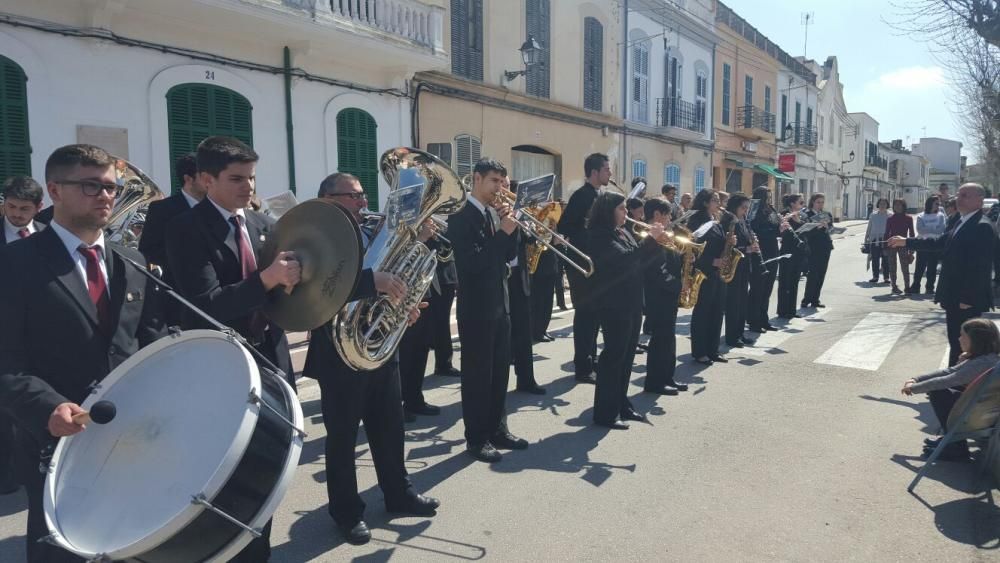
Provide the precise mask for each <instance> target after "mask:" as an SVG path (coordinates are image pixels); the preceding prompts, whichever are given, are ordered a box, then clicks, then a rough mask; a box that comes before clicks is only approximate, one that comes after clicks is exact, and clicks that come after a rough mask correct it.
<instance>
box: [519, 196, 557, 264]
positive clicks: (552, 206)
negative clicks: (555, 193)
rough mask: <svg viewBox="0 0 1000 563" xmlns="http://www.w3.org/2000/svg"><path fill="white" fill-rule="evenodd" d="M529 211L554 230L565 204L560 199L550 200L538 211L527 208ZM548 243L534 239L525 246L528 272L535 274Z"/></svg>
mask: <svg viewBox="0 0 1000 563" xmlns="http://www.w3.org/2000/svg"><path fill="white" fill-rule="evenodd" d="M526 212H527V213H531V214H532V215H534V216H535V218H536V219H538V220H539V221H542V222H543V223H545V224H546V226H548V227H549V228H550V229H552V230H553V231H554V230H555V229H556V225H558V224H559V218H560V217H562V212H563V206H562V204H561V203H559V202H558V201H550V202H548V203H546V204H545V205H543V206H541V208H540V209H538V210H537V211H535V210H527V211H526ZM548 249H549V247H548V245H546V244H544V243H542V242H540V241H538V240H534V241H533V242H531V243H530V244H528V245H527V248H525V254H526V256H527V259H528V260H527V261H528V273H529V274H534V273H535V271H536V270H538V260H539V259H541V257H542V253H543V252H545V251H546V250H548Z"/></svg>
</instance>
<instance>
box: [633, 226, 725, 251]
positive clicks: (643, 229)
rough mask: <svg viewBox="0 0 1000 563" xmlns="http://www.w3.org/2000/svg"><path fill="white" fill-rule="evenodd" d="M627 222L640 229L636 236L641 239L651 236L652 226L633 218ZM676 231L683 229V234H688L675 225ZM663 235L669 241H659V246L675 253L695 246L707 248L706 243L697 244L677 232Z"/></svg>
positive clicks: (664, 232) (665, 232) (685, 230)
mask: <svg viewBox="0 0 1000 563" xmlns="http://www.w3.org/2000/svg"><path fill="white" fill-rule="evenodd" d="M625 221H626V222H628V223H632V224H633V225H635V226H636V229H638V232H637V233H636V235H637V236H638V237H639V238H646V237H647V236H649V230H650V229H651V228H652V225H650V224H649V223H643V222H642V221H637V220H635V219H633V218H631V217H625ZM674 229H675V230H676V229H682V231H683V232H688V231H687V229H684V228H683V227H681V226H680V225H674ZM663 234H664V236H666V237H667V240H657V241H656V242H657V244H659V245H660V246H662V247H663V248H666V249H667V250H673V251H675V252H683V251H684V248H685V247H688V246H690V245H693V246H694V247H696V248H704V247H705V243H700V244H699V243H696V242H694V240H692V239H691V238H690V237H687V236H684V235H679V234H677V233H676V232H674V233H671V232H667V231H663Z"/></svg>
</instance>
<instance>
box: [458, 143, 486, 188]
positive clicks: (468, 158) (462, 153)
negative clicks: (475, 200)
mask: <svg viewBox="0 0 1000 563" xmlns="http://www.w3.org/2000/svg"><path fill="white" fill-rule="evenodd" d="M455 153H456V156H457V159H456V162H455V172H458V176H459V177H460V178H462V177H465V176H466V175H467V174H472V169H473V168H474V167H475V166H476V162H478V161H479V159H480V157H481V156H480V143H479V139H477V138H475V137H473V136H472V135H459V136H457V137H455Z"/></svg>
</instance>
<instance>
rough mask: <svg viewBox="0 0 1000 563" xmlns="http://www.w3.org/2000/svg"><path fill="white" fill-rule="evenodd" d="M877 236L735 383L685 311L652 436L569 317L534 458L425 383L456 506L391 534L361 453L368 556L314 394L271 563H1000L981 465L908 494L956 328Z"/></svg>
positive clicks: (8, 530)
mask: <svg viewBox="0 0 1000 563" xmlns="http://www.w3.org/2000/svg"><path fill="white" fill-rule="evenodd" d="M863 230H864V226H863V224H862V225H854V226H851V227H850V228H849V230H848V233H847V235H846V236H845V237H843V238H841V239H840V240H838V241H837V242H836V250H835V252H834V255H833V260H832V263H831V267H830V272H829V275H828V279H827V283H826V287H825V289H824V293H823V301H824V302H825V303H826V304H827V306H828V307H827V308H826V309H823V310H821V311H819V312H816V311H811V310H810V311H803V313H804V314H808V315H809V316H807V317H806V318H804V319H796V320H793V321H792V322H791V323H790V324H789V325H788V326H786V327H785V328H784V330H782V331H780V332H777V333H769V334H768V335H767V336H765V337H764V338H762V339H761V340H760V341H759V342H758V344H759V345H758V346H755V347H753V348H747V349H742V350H734V351H732V352H730V353H729V354H728V355H729V357H730V358H731V359H732V360H733V361H731V362H730V363H728V364H716V365H714V366H712V367H710V368H702V367H701V366H697V364H692V363H690V355H689V351H690V343H689V341H688V338H687V336H686V335H687V329H688V326H687V323H688V322H689V320H690V317H689V316H687V315H684V314H683V313H684V311H682V316H681V318H680V319H679V326H678V333H679V334H680V335H681V336H679V337H678V347H679V354H681V356H680V361H681V365H680V367H679V370H678V373H679V375H678V379H679V380H680V381H683V382H687V383H690V384H691V388H690V391H689V392H687V393H682V394H681V395H680V396H677V397H653V396H649V395H646V394H643V393H641V384H642V378H643V376H644V374H643V371H644V367H643V365H641V364H642V363H643V362H644V357H643V356H638V358H637V361H638V363H639V364H640V365H639V366H637V368H636V370H635V372H636V373H635V376H634V378H633V381H632V387H631V388H630V394H631V395H632V397H633V399H632V400H633V403H634V404H635V405H636V407H637V408H638V409H639V410H640V411H642V412H645V413H647V414H648V415H649V424H638V423H633V424H632V427H631V428H630V429H629V430H627V431H610V430H605V429H599V428H596V427H594V426H592V425H591V424H590V421H591V409H592V404H593V387H590V386H577V385H575V384H574V382H573V377H572V365H571V363H570V359H571V358H572V339H571V338H572V335H571V334H570V332H569V330H570V329H569V327H567V325H569V324H570V320H569V319H570V314H564V315H563V318H562V319H559V320H556V321H555V322H554V325H553V326H554V328H561V330H556V331H554V333H555V334H557V335H558V336H559V338H557V340H556V341H555V342H553V343H548V344H542V345H538V346H537V347H536V348H535V352H536V354H537V356H536V364H535V369H536V377H537V378H538V380H539V381H540V383H542V384H543V385H544V386H545V387H546V388H547V389H548V395H546V396H544V397H536V396H534V395H525V394H521V393H516V392H513V391H512V392H511V393H510V395H509V396H508V407H509V411H510V413H511V414H510V417H509V425H510V428H511V430H512V431H513V432H514V433H515V434H518V435H520V436H522V437H524V438H526V439H528V440H529V441H530V442H531V447H530V448H529V449H528V450H527V451H523V452H512V453H509V454H506V455H505V457H504V459H503V461H502V462H500V463H498V464H495V465H485V464H481V463H477V462H473V461H472V460H471V458H469V457H468V456H467V455H466V454H465V453H464V442H463V440H462V423H461V409H460V405H459V385H458V380H457V379H454V378H442V377H428V379H427V380H426V382H425V388H426V389H427V390H428V392H427V398H428V401H429V402H431V403H433V404H437V405H440V406H442V407H443V412H442V414H441V415H440V416H437V417H422V418H420V419H419V420H418V421H417V422H416V423H414V424H409V425H407V428H406V431H407V443H406V447H407V460H408V461H407V465H408V469H409V471H410V473H411V475H412V478H413V482H414V483H415V485H416V488H417V489H418V490H420V491H423V492H425V493H427V494H430V495H433V496H435V497H438V498H439V499H441V502H442V507H441V509H440V510H439V512H438V514H437V516H435V517H433V518H414V517H403V518H390V517H389V516H388V515H387V514H386V512H385V510H384V508H383V506H382V502H381V501H382V496H381V493H380V491H379V490H378V487H377V486H376V484H375V472H374V469H373V467H372V462H371V455H370V452H369V450H368V449H367V447H366V444H365V443H364V439H363V437H362V443H361V444H359V446H358V476H359V480H360V482H361V485H362V490H364V491H365V492H364V493H363V496H364V498H365V500H366V502H367V503H368V512H367V521H368V523H369V525H370V526H371V527H372V528H373V536H374V539H373V541H372V542H371V543H370V544H368V545H367V546H362V547H355V546H351V545H348V544H345V543H343V541H342V540H341V538H340V536H339V534H338V533H337V531H336V529H335V528H334V526H333V523H332V521H331V520H330V518H329V517H328V515H327V511H326V491H325V486H324V480H325V471H324V467H323V437H324V432H323V427H322V424H321V421H320V417H319V400H318V399H319V397H318V388H317V387H316V386H315V384H313V383H312V382H311V381H310V382H305V383H303V384H302V385H301V386H300V396H301V399H302V403H303V409H304V411H305V414H306V417H307V419H308V429H307V430H308V431H309V438H308V440H307V444H306V447H305V450H304V452H303V456H302V462H301V466H300V467H299V470H298V472H297V474H296V476H295V482H294V484H293V487H292V488H291V490H290V491H289V493H288V495H287V496H286V498H285V500H284V502H283V504H282V505H281V507H280V509H279V510H278V512H277V514H276V515H275V520H274V532H273V535H272V544H273V545H274V557H273V561H275V562H300V561H345V560H352V559H357V560H359V561H369V562H371V561H386V560H390V559H392V560H398V561H449V560H451V561H462V560H480V559H483V560H494V561H529V560H531V561H608V560H641V561H735V560H739V561H775V560H781V561H935V562H940V561H963V562H966V561H995V560H996V557H997V555H996V554H997V549H998V548H1000V510H998V509H997V508H996V507H995V506H994V505H993V504H992V501H991V499H990V497H988V496H987V495H986V494H984V493H982V492H981V491H982V489H983V487H981V486H978V487H977V485H976V483H975V477H976V472H975V470H974V469H975V468H974V466H972V465H969V464H955V463H942V464H939V466H938V467H935V468H934V469H933V470H932V471H931V472H930V473H929V477H928V478H927V479H925V480H924V481H923V482H922V483H921V485H920V487H919V488H918V489H917V495H918V496H912V495H910V494H908V493H907V492H906V485H907V484H908V482H909V481H910V479H911V478H912V477H913V474H914V471H915V469H916V468H918V467H920V466H921V464H922V462H921V461H919V459H918V456H919V454H920V451H921V441H922V439H923V438H924V437H926V436H928V435H929V434H930V433H933V432H935V430H936V426H937V425H936V422H935V421H934V417H933V414H932V413H931V411H930V408H929V405H927V404H926V402H925V401H923V400H921V399H911V398H907V397H903V396H902V395H900V393H899V389H900V387H901V386H902V382H903V381H904V380H906V379H907V378H909V377H911V376H913V375H915V374H919V373H923V372H927V371H931V370H933V369H937V367H938V366H939V365H940V363H941V360H942V356H943V354H944V352H945V346H946V341H945V335H944V323H943V315H942V314H941V313H940V311H939V310H938V309H937V308H936V307H935V306H934V305H933V304H932V303H931V302H930V300H929V298H928V297H925V296H920V297H917V298H901V297H895V296H890V295H889V290H888V288H887V287H886V286H878V287H871V286H869V284H868V283H867V281H862V280H867V279H868V277H869V275H868V274H867V273H866V272H865V262H864V256H863V255H862V254H861V253H860V252H859V250H858V247H859V245H860V237H859V236H858V235H859V234H860V233H863ZM772 311H773V307H772ZM688 313H689V311H688ZM456 360H457V358H456ZM696 366H697V367H696ZM512 379H513V377H512ZM512 387H513V382H512ZM980 484H981V483H980ZM22 508H23V499H21V498H20V497H19V496H13V497H2V498H0V561H4V562H6V561H18V560H22V559H23V547H22V544H23V527H24V513H23V512H20V510H21V509H22Z"/></svg>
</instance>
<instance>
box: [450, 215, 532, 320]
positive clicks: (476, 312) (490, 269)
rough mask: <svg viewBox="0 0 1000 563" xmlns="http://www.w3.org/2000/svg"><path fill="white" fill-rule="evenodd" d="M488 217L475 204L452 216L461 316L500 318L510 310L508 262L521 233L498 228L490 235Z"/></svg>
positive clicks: (458, 315) (458, 310)
mask: <svg viewBox="0 0 1000 563" xmlns="http://www.w3.org/2000/svg"><path fill="white" fill-rule="evenodd" d="M487 228H488V227H487V225H486V216H485V215H483V213H482V212H481V211H479V208H477V207H476V206H475V205H474V204H472V203H466V204H465V206H464V207H462V209H461V210H459V211H458V213H453V214H452V215H449V216H448V239H449V240H451V242H452V244H453V245H454V247H455V267H456V268H457V269H458V308H457V311H456V314H457V317H458V318H459V319H469V320H472V319H474V318H476V317H479V318H483V319H498V318H500V317H501V316H502V315H504V314H506V313H509V312H510V302H509V300H508V294H507V262H509V261H511V260H513V259H514V256H515V253H516V251H517V236H515V235H508V234H507V233H505V232H503V231H502V230H500V227H499V226H497V227H496V233H495V234H494V235H493V236H492V237H490V236H489V232H488V231H487Z"/></svg>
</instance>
